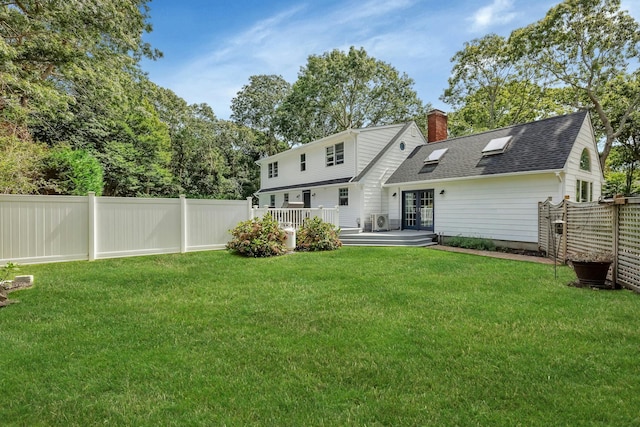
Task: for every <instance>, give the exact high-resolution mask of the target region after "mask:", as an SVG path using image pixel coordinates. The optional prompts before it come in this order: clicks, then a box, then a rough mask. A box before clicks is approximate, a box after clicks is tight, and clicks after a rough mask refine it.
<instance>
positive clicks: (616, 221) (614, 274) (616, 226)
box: [611, 203, 624, 289]
mask: <svg viewBox="0 0 640 427" xmlns="http://www.w3.org/2000/svg"><path fill="white" fill-rule="evenodd" d="M620 206H624V205H616V204H615V203H614V204H613V205H612V208H613V265H612V267H611V281H612V282H613V287H614V288H615V289H618V258H619V251H618V246H619V239H620V215H619V214H620Z"/></svg>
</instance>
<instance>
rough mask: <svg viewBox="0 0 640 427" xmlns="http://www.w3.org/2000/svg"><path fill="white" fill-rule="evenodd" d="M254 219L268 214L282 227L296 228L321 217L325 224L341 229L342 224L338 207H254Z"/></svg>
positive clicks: (252, 211)
mask: <svg viewBox="0 0 640 427" xmlns="http://www.w3.org/2000/svg"><path fill="white" fill-rule="evenodd" d="M251 213H252V218H257V217H263V216H264V215H266V214H267V213H270V214H271V216H272V217H273V218H274V219H275V220H276V221H278V223H280V225H282V226H284V225H289V224H290V225H292V226H293V227H295V228H299V227H300V226H301V225H302V223H303V222H304V220H305V219H307V218H314V217H319V218H320V219H322V220H323V221H324V222H328V223H330V224H333V225H335V226H336V227H339V224H340V210H339V209H338V207H337V206H336V207H335V208H325V207H322V206H318V207H317V208H270V207H268V206H265V207H262V208H261V207H258V206H254V207H253V209H252V210H251Z"/></svg>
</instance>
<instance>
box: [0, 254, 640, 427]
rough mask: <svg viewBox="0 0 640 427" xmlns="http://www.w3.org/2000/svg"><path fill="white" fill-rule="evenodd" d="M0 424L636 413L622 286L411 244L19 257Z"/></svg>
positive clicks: (590, 417)
mask: <svg viewBox="0 0 640 427" xmlns="http://www.w3.org/2000/svg"><path fill="white" fill-rule="evenodd" d="M20 274H34V275H35V281H36V284H35V286H34V287H33V288H32V289H27V290H22V291H17V292H13V293H11V294H10V297H11V298H12V299H19V300H20V301H21V303H20V304H13V305H10V306H9V307H6V308H3V309H0V391H1V392H2V397H3V398H2V400H1V403H0V424H2V425H19V426H36V425H47V426H49V425H64V426H68V425H77V426H89V425H98V424H101V425H102V424H106V425H136V426H138V425H149V426H157V425H162V426H169V425H179V426H183V425H268V426H274V425H288V426H312V425H335V426H338V425H340V426H341V425H358V426H363V425H367V426H375V425H393V426H398V425H411V426H413V425H438V426H442V425H462V426H470V425H480V426H487V425H492V426H493V425H504V426H514V425H523V426H542V425H545V426H546V425H553V426H564V425H567V426H576V425H581V426H583V425H602V426H605V425H607V426H625V425H639V424H640V409H639V408H640V295H637V294H635V293H632V292H630V291H592V290H586V289H577V288H572V287H568V286H566V283H568V282H569V281H571V280H572V279H573V278H574V275H573V272H572V271H571V270H570V269H568V268H567V267H561V268H559V270H558V279H554V273H553V267H552V266H548V265H539V264H533V263H526V262H516V261H506V260H498V259H491V258H486V257H480V256H473V255H464V254H454V253H448V252H441V251H434V250H428V249H422V248H350V247H347V248H342V249H340V250H338V251H335V252H325V253H296V254H293V255H287V256H283V257H278V258H271V259H245V258H240V257H237V256H233V255H230V254H228V253H226V252H222V251H219V252H203V253H191V254H184V255H167V256H150V257H138V258H128V259H114V260H102V261H95V262H92V263H88V262H72V263H60V264H49V265H38V266H22V268H21V271H20Z"/></svg>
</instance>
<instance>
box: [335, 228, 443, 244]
mask: <svg viewBox="0 0 640 427" xmlns="http://www.w3.org/2000/svg"><path fill="white" fill-rule="evenodd" d="M340 240H341V241H342V244H343V245H344V246H431V245H436V244H437V235H436V234H434V233H432V232H428V231H416V230H396V231H378V232H362V231H361V230H360V229H358V228H354V229H342V230H341V232H340Z"/></svg>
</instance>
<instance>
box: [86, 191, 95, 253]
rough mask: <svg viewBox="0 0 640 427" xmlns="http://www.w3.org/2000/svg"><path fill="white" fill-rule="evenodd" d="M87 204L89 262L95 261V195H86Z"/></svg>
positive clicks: (92, 193)
mask: <svg viewBox="0 0 640 427" xmlns="http://www.w3.org/2000/svg"><path fill="white" fill-rule="evenodd" d="M87 203H88V204H89V206H88V208H89V261H95V260H96V193H95V192H93V191H89V193H87Z"/></svg>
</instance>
